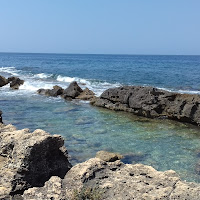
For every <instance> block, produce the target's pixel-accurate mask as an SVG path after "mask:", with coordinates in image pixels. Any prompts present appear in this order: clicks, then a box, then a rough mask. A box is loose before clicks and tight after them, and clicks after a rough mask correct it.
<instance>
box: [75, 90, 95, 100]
mask: <svg viewBox="0 0 200 200" xmlns="http://www.w3.org/2000/svg"><path fill="white" fill-rule="evenodd" d="M94 95H95V94H94V92H93V91H92V90H89V89H88V88H85V89H84V90H83V92H81V93H80V95H78V96H77V97H76V99H81V100H90V99H92V98H94Z"/></svg>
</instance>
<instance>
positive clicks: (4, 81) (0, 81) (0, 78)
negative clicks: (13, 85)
mask: <svg viewBox="0 0 200 200" xmlns="http://www.w3.org/2000/svg"><path fill="white" fill-rule="evenodd" d="M7 84H8V79H6V78H5V77H4V76H0V87H3V86H4V85H7Z"/></svg>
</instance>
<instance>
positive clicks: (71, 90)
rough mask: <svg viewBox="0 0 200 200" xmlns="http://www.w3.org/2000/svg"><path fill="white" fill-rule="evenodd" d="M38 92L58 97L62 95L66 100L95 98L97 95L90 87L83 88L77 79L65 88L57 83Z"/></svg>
mask: <svg viewBox="0 0 200 200" xmlns="http://www.w3.org/2000/svg"><path fill="white" fill-rule="evenodd" d="M37 93H38V94H41V95H46V96H52V97H57V96H59V95H60V96H61V97H62V98H64V99H66V100H72V99H80V100H91V99H92V98H94V95H95V94H94V92H92V91H91V90H89V89H88V88H85V89H84V90H82V89H81V87H80V86H79V85H78V84H77V82H76V81H74V82H72V83H71V84H70V85H69V86H68V88H66V89H65V90H64V89H63V88H62V87H60V86H57V85H56V86H54V87H53V89H51V90H50V89H39V90H38V91H37Z"/></svg>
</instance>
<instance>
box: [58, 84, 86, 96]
mask: <svg viewBox="0 0 200 200" xmlns="http://www.w3.org/2000/svg"><path fill="white" fill-rule="evenodd" d="M81 92H83V90H82V89H81V88H80V87H79V85H78V84H77V82H76V81H73V82H72V83H70V85H69V86H68V88H66V89H65V90H64V91H63V94H62V97H63V98H64V99H67V98H69V97H70V98H72V99H75V98H76V97H77V96H79V95H80V94H81Z"/></svg>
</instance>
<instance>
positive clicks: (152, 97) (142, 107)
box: [91, 86, 200, 125]
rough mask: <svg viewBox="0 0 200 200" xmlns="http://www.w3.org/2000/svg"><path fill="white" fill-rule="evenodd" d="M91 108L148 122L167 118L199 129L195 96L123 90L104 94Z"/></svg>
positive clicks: (143, 89) (199, 98)
mask: <svg viewBox="0 0 200 200" xmlns="http://www.w3.org/2000/svg"><path fill="white" fill-rule="evenodd" d="M91 104H93V105H95V106H99V107H104V108H108V109H112V110H116V111H119V110H121V111H127V112H131V113H134V114H136V115H140V116H144V117H149V118H156V117H161V118H169V119H175V120H178V121H182V122H188V123H192V124H195V125H200V96H199V95H192V94H179V93H173V92H168V91H165V90H160V89H157V88H153V87H141V86H123V87H117V88H111V89H108V90H106V91H104V92H103V93H102V95H101V96H100V97H99V98H94V99H93V100H92V101H91Z"/></svg>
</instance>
